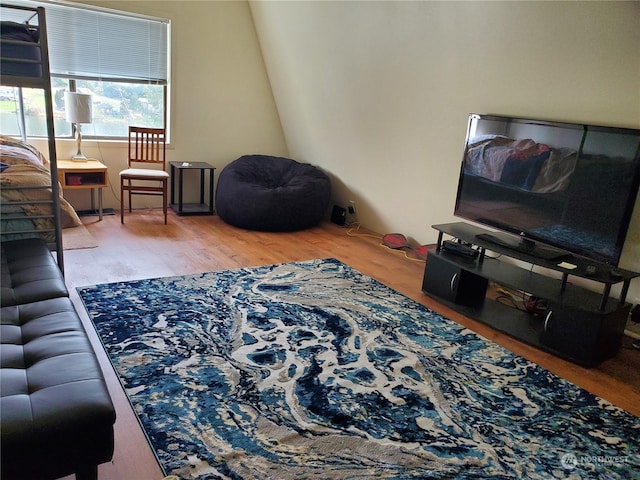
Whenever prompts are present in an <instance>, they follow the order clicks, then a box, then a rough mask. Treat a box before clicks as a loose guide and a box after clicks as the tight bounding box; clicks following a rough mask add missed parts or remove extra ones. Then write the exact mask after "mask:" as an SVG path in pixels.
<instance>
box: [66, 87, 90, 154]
mask: <svg viewBox="0 0 640 480" xmlns="http://www.w3.org/2000/svg"><path fill="white" fill-rule="evenodd" d="M91 105H92V104H91V95H88V94H85V93H76V92H64V106H65V116H66V118H67V121H68V122H71V123H75V125H76V143H77V144H78V153H76V154H75V155H74V156H73V157H72V158H71V160H73V161H74V162H86V161H87V157H86V156H84V155H83V154H82V150H81V148H80V146H81V145H80V144H81V143H82V131H81V124H83V123H91V122H92V106H91Z"/></svg>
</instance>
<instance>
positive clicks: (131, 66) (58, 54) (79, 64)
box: [15, 1, 170, 85]
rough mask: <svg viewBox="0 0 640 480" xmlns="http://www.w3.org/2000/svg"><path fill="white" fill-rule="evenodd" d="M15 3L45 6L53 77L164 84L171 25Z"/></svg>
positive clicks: (81, 8)
mask: <svg viewBox="0 0 640 480" xmlns="http://www.w3.org/2000/svg"><path fill="white" fill-rule="evenodd" d="M15 3H19V4H29V5H31V6H33V5H37V6H43V7H45V12H46V18H47V32H48V40H49V57H50V60H49V61H50V64H51V73H52V75H55V76H62V77H68V78H77V79H87V80H105V81H127V82H134V83H136V82H143V83H155V84H161V85H165V84H166V83H167V80H168V52H169V26H170V23H169V20H165V19H158V18H152V17H146V16H140V15H134V14H130V13H128V12H117V11H114V10H106V9H99V8H97V7H92V6H87V5H80V4H72V3H61V2H55V3H53V2H42V1H40V2H38V1H18V2H15Z"/></svg>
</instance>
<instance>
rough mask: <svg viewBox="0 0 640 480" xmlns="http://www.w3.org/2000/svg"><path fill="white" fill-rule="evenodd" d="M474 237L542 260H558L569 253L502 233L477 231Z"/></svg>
mask: <svg viewBox="0 0 640 480" xmlns="http://www.w3.org/2000/svg"><path fill="white" fill-rule="evenodd" d="M476 238H477V239H478V240H482V241H483V242H487V243H490V244H495V245H500V246H501V247H505V248H509V249H511V250H515V251H517V252H520V253H526V254H528V255H532V256H534V257H539V258H542V259H544V260H560V259H562V258H566V257H567V256H568V255H569V254H568V253H567V252H565V251H564V250H559V249H557V248H552V247H546V246H542V245H539V244H537V243H536V242H534V241H532V240H528V239H525V238H515V237H512V236H511V235H508V234H504V233H479V234H478V235H477V237H476Z"/></svg>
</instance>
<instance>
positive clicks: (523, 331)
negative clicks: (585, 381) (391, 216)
mask: <svg viewBox="0 0 640 480" xmlns="http://www.w3.org/2000/svg"><path fill="white" fill-rule="evenodd" d="M433 228H435V229H436V230H438V231H439V236H438V243H437V246H436V247H435V248H431V249H430V250H429V254H428V256H427V263H426V266H425V272H424V279H423V284H422V290H423V292H424V293H426V294H428V295H431V296H434V297H436V298H437V299H438V300H439V301H442V302H443V303H445V304H447V305H449V306H450V307H452V308H454V309H455V310H457V311H459V312H460V313H462V314H463V315H466V316H468V317H470V318H473V319H476V320H478V321H480V322H482V323H485V324H487V325H489V326H492V327H493V328H495V329H497V330H499V331H502V332H504V333H506V334H508V335H510V336H513V337H515V338H518V339H519V340H522V341H524V342H526V343H529V344H531V345H533V346H535V347H537V348H540V349H542V350H546V351H549V352H551V353H554V354H556V355H558V356H561V357H563V358H566V359H569V360H572V361H574V362H576V363H578V364H581V365H584V366H594V365H597V364H598V363H600V362H601V361H603V360H605V359H607V358H610V357H612V356H614V355H615V354H616V353H617V352H618V350H619V348H620V343H621V340H622V335H623V332H624V327H625V324H626V320H627V317H628V314H629V309H630V307H631V306H630V305H629V304H626V303H625V300H624V296H621V299H620V300H619V301H615V302H613V301H611V302H609V301H607V300H608V297H609V293H610V288H611V285H613V284H616V283H620V282H622V283H623V292H622V293H623V295H626V292H627V290H628V287H629V283H630V281H631V279H633V278H635V277H637V276H640V274H639V273H636V272H630V271H627V270H621V271H616V272H613V273H612V271H611V270H612V267H611V266H608V265H605V264H599V263H596V262H592V261H589V260H587V259H583V258H578V257H574V256H572V255H569V254H568V255H566V256H564V257H563V258H562V259H553V260H551V259H545V258H539V257H535V256H533V255H530V254H528V253H526V252H520V251H516V250H513V249H510V248H507V247H504V246H500V245H496V244H493V243H491V242H489V241H485V240H482V237H481V238H478V235H481V234H483V233H489V232H488V231H487V230H485V229H482V228H479V227H476V226H474V225H469V224H466V223H463V222H459V223H450V224H443V225H434V226H433ZM444 234H447V235H449V236H451V237H453V238H455V239H457V240H458V241H461V242H464V243H466V244H471V245H475V246H477V247H478V248H477V250H478V252H479V254H478V256H477V257H475V258H474V257H470V256H466V255H460V254H457V253H453V252H451V251H448V250H446V249H444V248H442V247H443V235H444ZM486 250H491V251H494V252H496V253H500V254H502V255H504V256H508V257H511V258H514V259H518V260H522V261H525V262H528V263H533V264H535V265H540V266H543V267H546V268H548V269H551V270H555V271H558V272H561V274H562V278H561V279H557V278H551V277H549V276H547V275H544V274H540V273H536V272H533V271H530V270H528V269H525V268H521V267H519V266H517V265H514V264H511V263H509V262H504V261H501V260H499V259H496V258H491V257H489V256H487V255H486ZM574 265H575V267H572V266H574ZM589 265H593V266H595V272H587V267H588V266H589ZM569 275H573V276H577V277H584V278H588V279H589V280H593V281H596V282H599V283H602V284H604V291H603V293H598V292H594V291H591V290H588V289H585V288H582V287H580V286H577V285H574V284H571V283H569V282H568V277H569ZM489 281H491V282H494V283H496V284H498V285H501V286H504V287H508V288H511V289H516V290H519V291H523V292H526V293H527V294H528V295H530V296H534V297H536V298H537V299H539V305H540V307H539V310H538V312H536V313H531V312H528V311H526V310H524V309H517V308H515V307H514V306H511V305H505V304H503V303H500V302H499V301H497V300H493V299H491V298H489V297H487V295H486V293H487V287H488V284H489ZM540 309H541V310H542V311H540Z"/></svg>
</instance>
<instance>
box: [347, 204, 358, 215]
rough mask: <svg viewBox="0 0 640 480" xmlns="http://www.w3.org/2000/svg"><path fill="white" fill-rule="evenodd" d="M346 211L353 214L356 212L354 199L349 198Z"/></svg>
mask: <svg viewBox="0 0 640 480" xmlns="http://www.w3.org/2000/svg"><path fill="white" fill-rule="evenodd" d="M347 211H348V212H349V215H355V214H356V201H355V200H349V206H348V207H347Z"/></svg>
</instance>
